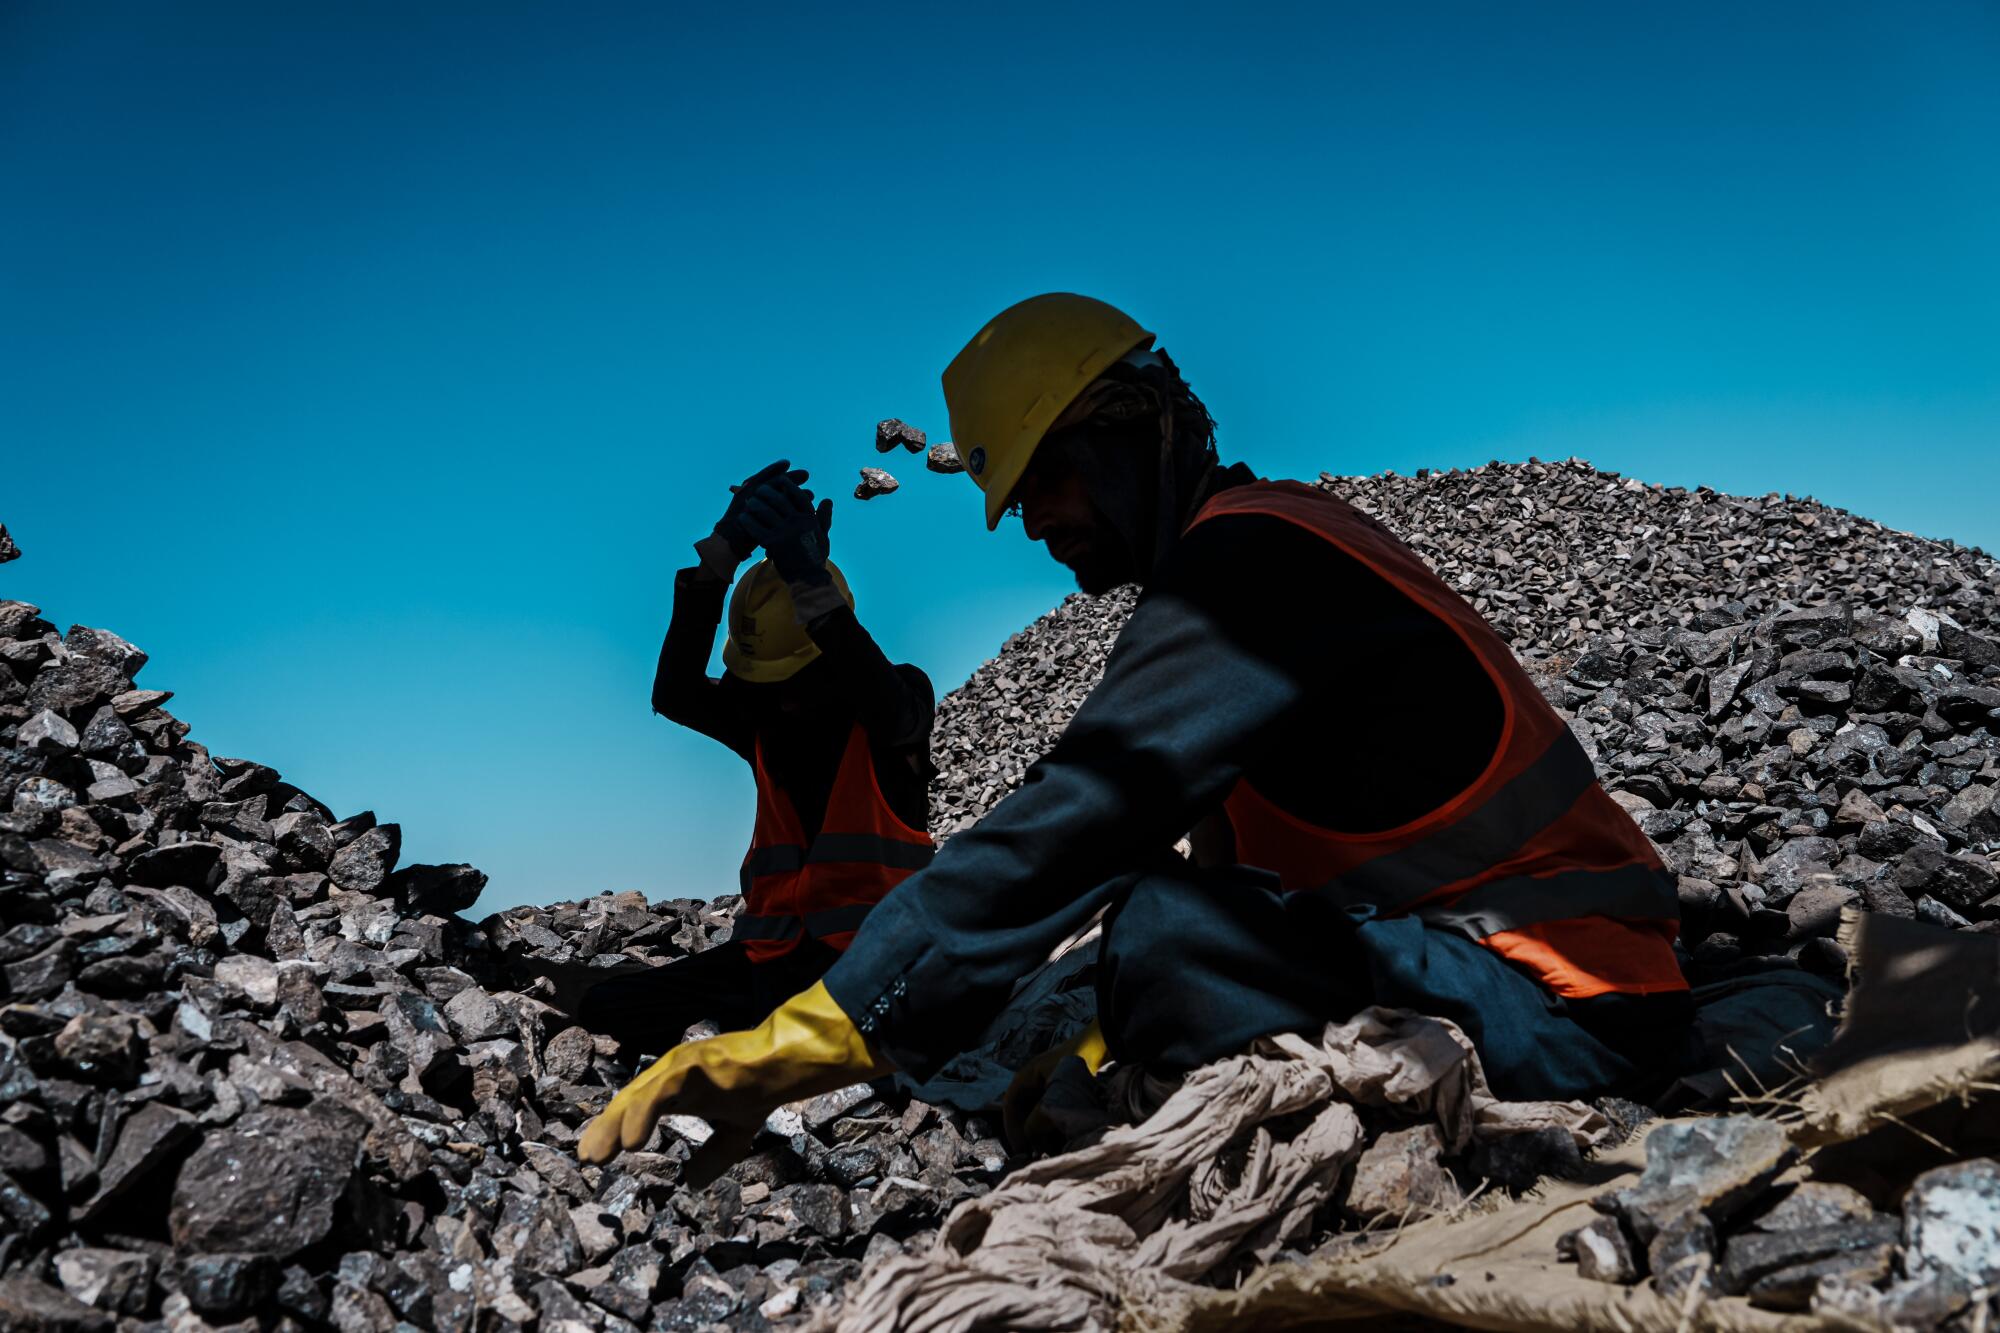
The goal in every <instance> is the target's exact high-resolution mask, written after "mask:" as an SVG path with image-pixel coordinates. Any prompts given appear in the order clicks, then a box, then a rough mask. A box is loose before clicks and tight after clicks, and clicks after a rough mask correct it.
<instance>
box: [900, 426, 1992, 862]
mask: <svg viewBox="0 0 2000 1333" xmlns="http://www.w3.org/2000/svg"><path fill="white" fill-rule="evenodd" d="M1320 485H1322V486H1324V487H1326V488H1327V489H1329V490H1331V491H1333V492H1334V493H1335V494H1337V495H1339V496H1341V497H1342V498H1343V499H1345V500H1347V501H1348V502H1350V503H1351V504H1353V505H1355V506H1356V507H1357V508H1359V509H1362V510H1364V511H1366V512H1367V513H1370V514H1373V515H1374V516H1375V517H1376V518H1378V519H1380V520H1381V521H1382V523H1383V524H1384V525H1385V526H1386V527H1387V528H1388V529H1389V530H1390V531H1391V532H1394V533H1395V534H1396V535H1397V536H1399V537H1401V538H1403V539H1404V540H1405V541H1407V542H1409V543H1410V544H1411V545H1413V546H1414V547H1416V549H1417V550H1418V551H1419V552H1420V553H1421V554H1422V555H1423V556H1424V558H1425V559H1426V560H1427V561H1429V563H1430V565H1431V567H1432V568H1433V569H1435V570H1437V571H1438V573H1439V574H1440V575H1442V576H1443V578H1444V580H1445V581H1446V582H1447V583H1449V584H1450V585H1451V586H1452V587H1453V588H1455V589H1457V590H1458V592H1459V593H1461V594H1462V595H1464V596H1465V597H1466V598H1467V599H1468V600H1470V601H1471V603H1472V604H1473V606H1475V607H1476V608H1478V610H1479V611H1480V612H1481V613H1483V614H1484V615H1485V616H1486V617H1487V619H1488V620H1489V621H1490V622H1491V623H1492V624H1493V626H1494V628H1495V629H1497V630H1498V631H1499V632H1500V634H1501V635H1502V636H1503V637H1504V638H1506V639H1507V640H1508V641H1509V642H1510V643H1511V644H1512V645H1513V646H1514V650H1515V652H1516V653H1518V654H1519V655H1520V656H1521V657H1523V658H1524V659H1528V660H1530V661H1554V662H1558V663H1560V662H1562V661H1564V660H1566V659H1568V658H1571V657H1574V656H1575V655H1576V654H1577V653H1579V652H1580V651H1581V650H1582V649H1583V647H1584V646H1585V645H1586V644H1588V643H1590V642H1591V641H1592V640H1595V639H1600V638H1602V639H1608V640H1609V641H1610V642H1611V643H1612V644H1618V643H1622V642H1623V641H1625V640H1626V639H1627V638H1629V637H1630V636H1631V635H1633V634H1634V633H1637V632H1639V631H1644V630H1667V629H1678V628H1685V627H1688V626H1692V625H1694V624H1696V622H1697V621H1700V622H1701V623H1702V625H1703V626H1704V627H1706V628H1713V627H1715V626H1717V625H1720V624H1725V623H1730V624H1733V623H1741V622H1743V621H1749V620H1755V619H1757V618H1758V617H1760V616H1763V615H1766V614H1770V613H1774V612H1778V611H1784V610H1790V609H1793V608H1795V607H1800V606H1816V605H1822V604H1829V603H1837V604H1841V605H1845V606H1848V607H1850V608H1852V609H1854V610H1857V611H1861V610H1874V611H1880V612H1884V613H1888V614H1892V615H1894V616H1896V617H1899V618H1900V617H1902V616H1903V615H1904V613H1905V612H1906V611H1908V610H1910V609H1913V608H1928V610H1929V612H1931V613H1933V614H1937V615H1940V616H1942V617H1944V618H1945V619H1946V620H1948V621H1949V622H1951V624H1952V626H1955V628H1946V629H1944V630H1943V633H1944V634H1945V636H1946V638H1947V640H1948V642H1946V643H1945V644H1944V645H1943V652H1944V653H1945V655H1946V656H1950V655H1952V654H1953V652H1954V651H1955V650H1956V649H1957V647H1958V645H1959V644H1961V643H1962V640H1960V639H1959V638H1958V635H1959V634H1960V633H1961V632H1963V631H1970V632H1972V633H1975V634H1983V635H1985V636H1987V637H1988V638H1992V637H1995V636H2000V564H1996V562H1995V561H1994V559H1993V558H1992V557H1991V556H1989V555H1986V554H1985V553H1984V552H1981V551H1978V550H1975V549H1968V548H1965V547H1961V546H1956V545H1954V544H1952V543H1950V542H1936V541H1928V540H1925V539H1923V538H1921V537H1912V536H1910V535H1909V534H1907V533H1901V532H1896V531H1893V530H1891V529H1889V528H1885V527H1883V526H1882V525H1881V524H1879V523H1874V522H1870V521H1869V520H1867V519H1863V518H1856V517H1854V516H1853V515H1851V514H1848V513H1846V512H1845V511H1842V510H1839V509H1833V508H1829V507H1828V506H1826V505H1822V504H1819V503H1817V502H1816V501H1813V500H1807V499H1797V498H1794V497H1792V496H1781V495H1767V496H1763V497H1761V498H1746V497H1742V496H1734V495H1722V494H1719V493H1717V492H1715V491H1711V490H1708V489H1707V488H1705V487H1704V488H1700V489H1697V490H1692V491H1687V490H1680V489H1678V488H1671V487H1663V486H1648V485H1645V484H1644V483H1642V482H1639V481H1636V480H1633V479H1630V478H1622V477H1620V476H1619V475H1618V474H1616V473H1613V472H1599V471H1598V470H1596V469H1595V468H1593V467H1591V466H1590V465H1589V464H1588V463H1585V462H1583V461H1581V460H1577V459H1572V460H1569V461H1567V462H1561V463H1539V462H1529V463H1491V464H1488V465H1487V466H1485V467H1479V468H1472V469H1470V470H1466V471H1451V472H1419V473H1418V474H1417V475H1416V476H1414V477H1400V476H1397V475H1395V474H1394V473H1385V474H1382V475H1380V476H1373V477H1335V476H1332V475H1330V474H1326V473H1322V474H1321V478H1320ZM1131 609H1132V592H1131V590H1130V589H1125V590H1121V591H1120V592H1118V593H1115V594H1113V595H1111V596H1108V597H1104V598H1099V599H1091V598H1087V597H1083V596H1081V595H1072V596H1070V597H1068V598H1066V599H1065V600H1064V601H1063V603H1062V604H1061V605H1060V606H1058V607H1057V608H1056V609H1055V610H1053V611H1051V612H1050V613H1049V614H1048V615H1046V616H1043V617H1042V618H1041V619H1040V620H1037V621H1036V622H1035V623H1034V624H1032V625H1030V626H1028V627H1027V628H1026V629H1024V630H1022V631H1021V632H1020V633H1019V634H1017V635H1015V636H1014V637H1013V638H1011V639H1009V640H1008V641H1007V643H1006V645H1005V646H1004V647H1002V649H1001V650H1000V653H999V655H998V656H996V657H995V658H994V659H993V660H992V661H990V662H988V663H987V664H986V665H985V666H982V667H981V668H979V670H977V671H975V672H973V674H972V678H971V679H970V680H968V681H967V682H966V683H965V684H964V685H963V686H961V687H960V688H959V689H957V690H955V691H953V692H952V694H951V695H949V696H948V697H946V698H945V699H944V701H943V702H942V703H941V705H940V706H939V709H938V724H937V736H936V741H935V743H934V748H935V750H936V752H937V757H938V762H939V764H940V767H941V768H942V769H943V772H942V773H941V775H940V778H939V782H938V786H937V789H936V791H935V792H934V793H933V797H932V799H933V813H932V825H933V831H934V832H936V833H938V834H939V835H947V834H949V833H951V832H953V831H955V830H957V829H959V828H962V827H964V826H965V825H966V824H967V823H969V822H971V821H973V820H976V819H977V818H978V817H979V816H980V815H981V814H984V813H985V812H986V811H987V810H989V809H991V808H992V806H993V803H994V802H995V801H997V800H999V799H1000V797H1001V796H1003V795H1005V794H1006V793H1007V792H1009V791H1011V790H1013V788H1014V787H1015V786H1017V785H1019V783H1020V781H1021V776H1022V774H1024V773H1025V772H1026V771H1027V767H1028V765H1029V764H1031V763H1033V762H1034V761H1035V760H1036V759H1037V758H1039V757H1040V756H1041V755H1042V754H1043V753H1045V752H1046V751H1047V750H1048V748H1049V746H1050V745H1052V744H1053V743H1054V742H1055V738H1056V737H1057V736H1058V735H1060V734H1061V733H1062V729H1063V728H1064V727H1065V726H1067V725H1068V723H1069V718H1070V715H1071V714H1072V713H1074V712H1075V711H1076V708H1077V705H1078V704H1080V703H1082V702H1083V698H1084V696H1085V695H1086V694H1088V693H1089V692H1090V689H1091V687H1092V686H1093V685H1095V684H1096V682H1097V678H1098V676H1099V675H1101V674H1102V673H1103V670H1104V655H1105V653H1106V652H1107V651H1108V650H1109V649H1110V646H1111V641H1112V639H1113V638H1114V637H1115V636H1116V635H1117V632H1118V628H1119V626H1121V625H1123V624H1124V623H1125V617H1126V616H1127V615H1128V614H1130V612H1131ZM1973 651H1975V653H1976V650H1973Z"/></svg>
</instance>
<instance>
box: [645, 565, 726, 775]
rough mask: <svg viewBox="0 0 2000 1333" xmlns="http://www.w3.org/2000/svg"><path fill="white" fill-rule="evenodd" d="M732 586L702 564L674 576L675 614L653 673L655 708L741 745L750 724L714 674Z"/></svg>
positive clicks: (674, 718)
mask: <svg viewBox="0 0 2000 1333" xmlns="http://www.w3.org/2000/svg"><path fill="white" fill-rule="evenodd" d="M728 591H729V588H728V585H727V584H724V583H720V582H717V581H716V580H715V579H713V578H711V577H707V576H705V575H704V574H703V573H702V571H701V569H700V567H699V566H695V567H693V568H689V569H683V570H681V571H680V572H679V573H677V574H676V575H675V576H674V610H673V615H672V617H671V618H670V619H669V620H668V622H667V636H666V639H665V640H664V641H663V642H662V643H661V644H660V663H659V668H658V670H657V671H656V672H655V673H654V675H653V711H654V712H656V713H658V714H660V715H661V716H662V717H665V718H668V719H669V720H671V721H674V722H678V723H680V724H681V725H682V726H684V727H687V728H689V729H691V730H694V731H698V732H700V733H701V734H702V735H704V736H710V737H713V738H714V739H716V740H718V741H721V742H722V743H723V744H724V745H727V746H729V747H730V748H731V749H737V750H740V749H742V748H743V746H745V745H747V744H748V729H747V728H746V727H745V726H744V725H743V723H742V720H741V718H740V717H738V716H737V713H736V710H735V709H733V708H731V707H730V706H729V705H728V703H727V701H726V700H724V699H723V698H722V697H721V695H722V691H721V687H720V686H719V685H717V683H716V682H715V681H713V680H711V679H710V678H709V675H708V658H709V654H710V653H712V652H713V651H714V650H715V631H716V629H717V628H718V627H719V626H720V625H721V624H722V603H723V598H724V597H725V596H726V595H727V593H728Z"/></svg>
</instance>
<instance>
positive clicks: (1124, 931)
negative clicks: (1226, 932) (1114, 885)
mask: <svg viewBox="0 0 2000 1333" xmlns="http://www.w3.org/2000/svg"><path fill="white" fill-rule="evenodd" d="M1210 915H1212V908H1211V907H1210V904H1209V894H1208V892H1207V890H1206V889H1205V888H1204V887H1203V886H1202V885H1201V884H1200V883H1199V882H1197V881H1195V880H1194V879H1192V878H1186V879H1184V878H1181V877H1180V876H1177V875H1164V874H1160V875H1145V876H1142V877H1140V878H1139V879H1137V880H1136V881H1134V883H1133V885H1132V887H1131V888H1130V889H1129V890H1128V891H1127V892H1126V893H1125V894H1124V896H1123V897H1121V898H1120V899H1119V900H1118V902H1117V904H1116V906H1115V907H1114V908H1113V909H1112V911H1111V913H1110V915H1109V916H1108V917H1106V919H1105V922H1104V943H1103V945H1102V946H1101V948H1100V952H1099V959H1100V962H1099V966H1100V968H1102V969H1104V970H1106V971H1115V972H1117V973H1118V974H1119V975H1120V976H1121V977H1127V978H1130V979H1131V980H1132V981H1134V982H1137V981H1139V980H1140V979H1141V978H1154V977H1166V976H1171V975H1172V974H1173V972H1174V971H1175V967H1174V964H1173V961H1172V960H1173V958H1174V956H1175V955H1176V954H1178V953H1179V952H1180V948H1179V947H1178V946H1180V945H1181V944H1182V943H1184V942H1185V941H1186V940H1187V939H1188V930H1189V928H1190V927H1192V926H1197V925H1199V924H1200V923H1201V922H1202V921H1203V920H1205V919H1206V918H1207V917H1208V916H1210Z"/></svg>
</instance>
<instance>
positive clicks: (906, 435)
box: [875, 417, 924, 454]
mask: <svg viewBox="0 0 2000 1333" xmlns="http://www.w3.org/2000/svg"><path fill="white" fill-rule="evenodd" d="M899 445H900V446H901V447H902V448H905V449H907V450H909V451H910V452H911V453H913V454H915V453H921V452H923V448H924V433H923V432H922V431H920V430H918V429H917V428H916V427H915V426H912V425H911V424H910V423H909V422H907V421H902V420H899V419H898V418H896V417H890V418H888V419H887V420H884V421H878V422H876V423H875V452H876V453H878V454H886V453H891V452H893V451H894V450H895V449H896V448H897V446H899Z"/></svg>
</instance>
